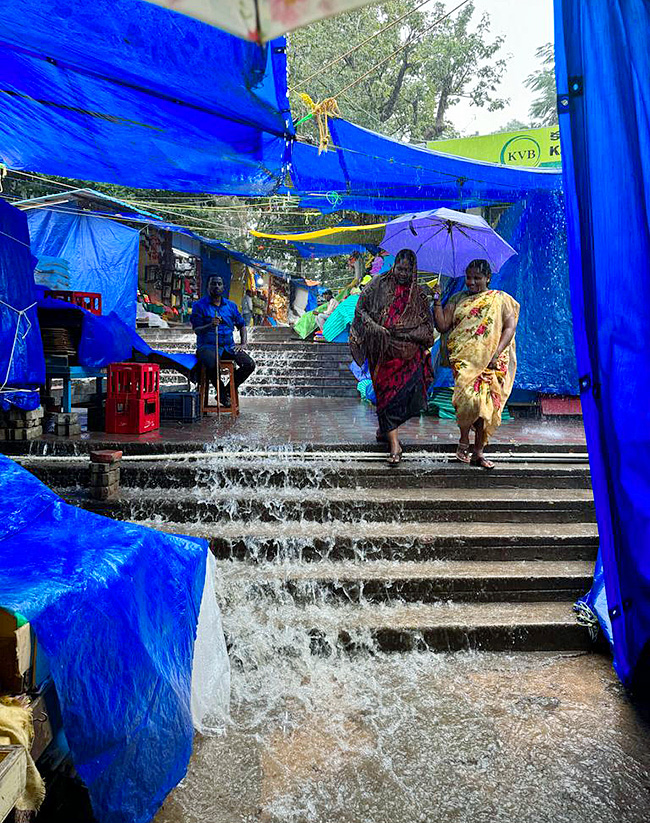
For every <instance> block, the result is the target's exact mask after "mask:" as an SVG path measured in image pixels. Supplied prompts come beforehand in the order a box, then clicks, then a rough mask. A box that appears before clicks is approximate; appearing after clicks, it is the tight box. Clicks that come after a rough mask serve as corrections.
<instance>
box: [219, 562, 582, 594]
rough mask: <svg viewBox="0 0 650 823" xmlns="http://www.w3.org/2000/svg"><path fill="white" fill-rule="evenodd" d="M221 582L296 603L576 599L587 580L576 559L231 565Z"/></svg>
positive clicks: (248, 592)
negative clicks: (234, 584)
mask: <svg viewBox="0 0 650 823" xmlns="http://www.w3.org/2000/svg"><path fill="white" fill-rule="evenodd" d="M228 577H229V583H230V584H232V583H233V582H235V583H236V584H237V585H240V586H245V587H246V596H247V597H248V598H250V599H257V598H258V597H261V598H265V599H267V600H270V601H273V600H277V599H278V598H282V597H284V594H285V593H289V594H290V595H291V596H292V597H293V599H294V601H295V602H297V603H301V604H303V603H315V604H318V603H325V602H337V601H340V600H342V601H343V602H345V603H348V602H349V603H364V602H371V603H390V602H403V603H418V602H420V603H436V602H439V601H448V600H454V601H455V602H458V601H470V602H494V601H504V600H505V601H509V602H525V601H526V602H532V601H540V600H543V601H547V602H548V601H553V600H565V601H566V600H576V599H577V598H578V597H580V596H582V595H583V594H584V593H585V592H586V591H588V590H589V587H590V586H591V581H592V577H593V562H590V561H584V560H555V561H554V560H541V561H540V560H538V561H525V560H524V561H521V560H510V561H485V560H482V561H478V560H437V561H417V562H415V561H411V562H405V561H402V562H391V561H385V560H375V561H369V560H364V561H361V562H355V563H350V562H328V561H320V562H315V563H313V562H312V563H304V562H303V563H293V564H292V563H265V564H261V565H251V564H249V563H235V564H233V566H232V568H230V569H229V570H228Z"/></svg>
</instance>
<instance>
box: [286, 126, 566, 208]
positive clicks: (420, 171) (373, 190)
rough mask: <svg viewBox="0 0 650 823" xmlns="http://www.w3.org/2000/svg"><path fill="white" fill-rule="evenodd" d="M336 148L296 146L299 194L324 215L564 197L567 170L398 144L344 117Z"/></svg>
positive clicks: (295, 175) (334, 130) (335, 138)
mask: <svg viewBox="0 0 650 823" xmlns="http://www.w3.org/2000/svg"><path fill="white" fill-rule="evenodd" d="M329 125H330V133H331V136H332V143H333V146H332V148H330V150H329V151H327V152H323V153H322V154H320V155H319V154H318V149H317V148H316V147H315V146H311V145H308V144H306V143H296V144H295V145H294V148H293V165H292V181H293V184H294V187H295V188H294V189H291V191H292V193H293V194H297V195H300V197H301V204H302V205H304V206H306V207H311V208H318V209H320V210H321V211H324V212H331V211H336V210H338V209H350V210H354V211H360V212H367V213H370V214H386V215H388V214H404V213H407V212H414V211H426V210H428V209H431V208H436V207H437V206H453V207H456V208H468V207H470V206H476V205H482V204H485V203H491V202H492V203H494V202H499V203H503V202H506V203H514V202H516V201H517V200H521V199H522V198H524V197H526V196H527V195H528V194H530V193H531V192H535V191H557V190H560V189H561V186H562V176H561V174H560V172H558V171H556V170H549V169H522V168H513V167H510V166H499V165H496V164H493V163H481V162H479V161H476V160H467V159H464V158H461V157H453V156H451V155H448V154H442V153H440V152H434V151H429V150H428V149H421V148H417V147H416V146H411V145H408V144H406V143H400V142H398V141H397V140H391V139H390V138H389V137H384V136H382V135H380V134H376V133H375V132H372V131H368V130H367V129H363V128H361V127H360V126H355V125H353V124H352V123H348V122H347V121H346V120H342V119H331V120H330V121H329Z"/></svg>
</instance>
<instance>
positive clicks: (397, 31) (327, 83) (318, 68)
mask: <svg viewBox="0 0 650 823" xmlns="http://www.w3.org/2000/svg"><path fill="white" fill-rule="evenodd" d="M419 5H422V4H421V2H418V0H391V1H390V2H387V3H383V4H381V5H373V6H367V7H365V8H363V9H360V10H358V11H355V12H351V13H349V14H344V15H340V16H338V17H334V18H331V19H329V20H325V21H322V22H320V23H317V24H315V25H313V26H309V27H307V28H305V29H302V30H300V31H297V32H294V33H293V34H292V35H291V36H290V39H289V88H290V90H291V102H292V106H293V110H294V112H297V111H299V110H300V101H299V97H298V93H299V92H300V91H304V92H307V93H308V94H310V96H311V97H312V98H314V99H316V98H318V99H321V100H322V99H324V98H326V97H330V96H335V97H337V100H338V104H339V108H340V110H341V113H342V115H343V116H344V117H346V118H347V119H350V120H352V121H353V122H355V123H357V124H359V125H361V126H365V127H366V128H370V129H372V130H374V131H379V132H381V133H383V134H387V135H389V136H392V137H398V138H401V139H406V140H411V141H413V142H419V141H424V140H435V139H437V138H440V137H445V136H448V137H453V136H455V135H456V132H455V131H454V128H453V126H452V124H451V123H450V122H449V119H448V115H449V110H450V109H451V108H452V107H453V106H455V105H456V104H457V103H458V102H459V101H460V100H461V99H469V100H470V101H471V103H472V105H475V106H480V107H484V106H487V107H488V109H489V110H490V111H494V110H497V109H500V108H503V106H504V105H505V103H506V101H505V100H503V99H501V98H500V97H499V96H498V94H497V91H498V85H499V83H500V81H501V78H502V76H503V73H504V70H505V60H504V59H503V58H501V57H498V52H499V50H500V49H501V46H502V44H503V38H502V37H496V38H494V39H490V37H489V32H490V18H489V15H487V14H484V15H483V16H482V17H481V18H480V20H478V21H476V22H474V21H473V15H474V11H475V9H474V5H473V4H472V3H468V4H467V5H466V6H464V7H463V8H462V9H461V10H460V11H459V12H457V13H455V14H452V15H450V16H449V17H446V18H445V19H444V20H441V19H440V18H442V17H443V16H444V14H445V13H446V9H445V6H444V5H443V4H442V3H435V4H434V5H433V8H431V9H427V10H425V9H424V8H423V9H417V6H419ZM402 16H404V19H403V20H401V22H399V23H398V24H397V25H395V26H393V27H392V28H388V29H387V30H385V31H384V32H383V33H382V34H380V35H379V36H378V37H375V38H373V39H372V40H371V41H370V42H369V43H367V44H365V45H362V46H360V47H359V48H358V49H356V50H354V51H352V52H351V53H350V54H347V52H349V51H350V50H351V48H352V47H353V46H354V45H355V44H360V43H362V42H363V41H364V40H365V39H366V38H368V37H369V36H370V35H372V34H374V33H375V32H378V31H379V30H381V29H384V28H385V27H387V26H388V25H389V24H390V23H391V22H392V21H395V20H397V19H398V18H400V17H402ZM342 55H345V57H344V59H343V60H340V61H339V62H336V63H335V62H334V61H336V60H337V58H338V57H340V56H342ZM382 61H385V62H382ZM377 63H382V64H381V66H379V67H378V68H377V69H375V70H373V71H371V72H370V73H369V74H368V75H367V76H366V77H363V75H364V74H365V73H366V72H368V70H369V69H371V68H372V67H373V66H374V65H375V64H377ZM314 74H315V76H314V77H311V75H314ZM310 77H311V79H309V78H310ZM362 77H363V79H360V78H362ZM355 81H358V82H357V83H356V84H355V85H354V86H353V87H352V88H351V89H350V90H349V91H344V90H345V88H346V87H347V86H348V85H349V84H350V83H353V82H355ZM301 128H302V127H301Z"/></svg>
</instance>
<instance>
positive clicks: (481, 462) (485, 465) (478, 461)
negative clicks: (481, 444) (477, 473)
mask: <svg viewBox="0 0 650 823" xmlns="http://www.w3.org/2000/svg"><path fill="white" fill-rule="evenodd" d="M471 465H472V466H476V467H477V468H479V469H485V470H486V471H492V469H493V468H494V463H493V462H492V461H491V460H488V459H487V458H486V457H484V456H483V455H482V454H479V455H474V457H472V460H471Z"/></svg>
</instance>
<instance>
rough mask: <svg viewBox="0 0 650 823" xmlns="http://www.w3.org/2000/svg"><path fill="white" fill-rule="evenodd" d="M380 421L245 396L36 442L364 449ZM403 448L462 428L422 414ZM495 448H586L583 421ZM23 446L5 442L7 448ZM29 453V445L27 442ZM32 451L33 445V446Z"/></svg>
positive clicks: (367, 409)
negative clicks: (216, 408)
mask: <svg viewBox="0 0 650 823" xmlns="http://www.w3.org/2000/svg"><path fill="white" fill-rule="evenodd" d="M376 429H377V417H376V414H375V410H374V407H373V406H370V405H369V404H367V403H361V402H360V401H359V400H358V399H355V398H344V397H336V398H313V397H250V398H242V403H241V414H240V415H239V417H237V418H235V419H234V420H233V419H231V417H230V415H226V414H224V415H222V416H221V418H220V419H217V417H216V416H211V417H207V418H204V419H203V420H201V421H199V422H197V423H191V424H166V425H164V426H162V427H161V428H160V429H159V430H158V431H155V432H150V433H147V434H143V435H117V434H111V435H107V434H105V433H103V432H94V433H90V434H82V435H80V436H78V437H71V438H60V437H55V436H54V435H48V436H45V437H43V438H41V439H40V440H39V441H34V442H35V443H36V442H46V443H56V444H58V445H61V444H62V443H69V444H71V445H73V444H80V445H82V444H89V443H106V442H107V441H110V442H112V443H118V444H142V445H149V446H151V447H152V448H155V447H156V446H161V445H165V444H168V445H174V444H182V443H187V444H194V445H198V444H208V445H211V446H212V445H217V446H218V445H219V444H220V442H221V441H224V440H225V441H227V442H228V443H229V444H231V445H232V444H237V443H239V444H240V445H247V444H250V443H264V445H265V446H268V445H279V444H285V443H286V444H292V445H302V444H319V445H323V446H331V447H336V446H342V445H355V444H358V445H363V444H373V443H375V432H376ZM400 438H401V439H402V441H403V442H404V444H405V445H415V446H425V445H430V444H437V445H451V444H453V443H456V442H457V441H458V427H457V425H456V424H455V422H454V421H453V420H441V419H439V418H436V417H431V416H428V415H424V416H422V417H419V418H414V419H413V420H410V421H409V422H408V423H406V424H405V425H404V426H402V427H401V428H400ZM492 444H493V445H494V446H497V445H509V446H516V445H522V446H526V445H531V444H535V445H543V446H553V445H555V444H571V445H576V446H584V444H585V434H584V429H583V425H582V419H581V418H568V419H548V418H547V419H528V418H523V419H516V420H512V421H511V422H507V423H504V424H503V425H502V426H501V428H500V429H499V430H498V431H497V432H496V433H495V436H494V437H493V439H492ZM13 445H16V446H18V445H22V444H6V446H13ZM25 446H26V449H25V450H27V449H28V448H30V444H25ZM31 448H32V450H33V445H31Z"/></svg>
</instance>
